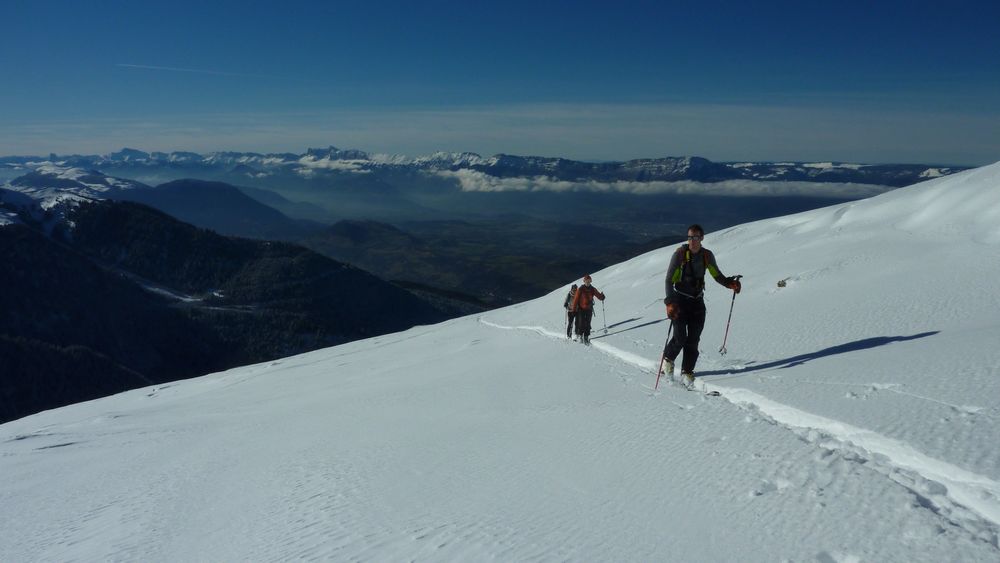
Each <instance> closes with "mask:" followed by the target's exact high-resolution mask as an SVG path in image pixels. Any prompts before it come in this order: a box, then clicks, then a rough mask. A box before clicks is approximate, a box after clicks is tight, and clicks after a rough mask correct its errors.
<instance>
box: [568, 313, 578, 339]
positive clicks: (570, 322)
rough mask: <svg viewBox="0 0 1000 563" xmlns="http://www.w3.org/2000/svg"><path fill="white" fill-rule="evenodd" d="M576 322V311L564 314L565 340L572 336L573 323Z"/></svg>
mask: <svg viewBox="0 0 1000 563" xmlns="http://www.w3.org/2000/svg"><path fill="white" fill-rule="evenodd" d="M575 322H576V311H567V312H566V338H569V337H571V336H573V323H575Z"/></svg>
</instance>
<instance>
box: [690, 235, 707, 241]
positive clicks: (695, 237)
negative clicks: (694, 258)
mask: <svg viewBox="0 0 1000 563" xmlns="http://www.w3.org/2000/svg"><path fill="white" fill-rule="evenodd" d="M702 238H704V237H702V236H700V235H693V236H688V240H701V239H702Z"/></svg>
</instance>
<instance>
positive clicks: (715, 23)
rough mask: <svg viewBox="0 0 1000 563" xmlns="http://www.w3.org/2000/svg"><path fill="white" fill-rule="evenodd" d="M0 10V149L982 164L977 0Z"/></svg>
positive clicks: (997, 37)
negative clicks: (322, 149)
mask: <svg viewBox="0 0 1000 563" xmlns="http://www.w3.org/2000/svg"><path fill="white" fill-rule="evenodd" d="M205 4H207V5H205ZM868 4H871V5H868ZM2 12H3V19H2V21H0V154H8V155H9V154H47V153H48V152H57V153H60V154H64V153H71V152H75V153H102V152H110V151H113V150H117V149H119V148H121V147H123V146H129V147H135V148H140V149H144V150H165V151H169V150H194V151H199V152H208V151H214V150H248V151H257V152H271V151H291V152H302V151H304V150H305V148H307V147H311V146H327V145H335V146H338V147H341V148H358V149H362V150H366V151H369V152H389V153H403V154H409V155H417V154H426V153H430V152H434V151H439V150H443V151H473V152H478V153H480V154H487V155H489V154H496V153H501V152H503V153H509V154H534V155H545V156H563V157H568V158H578V159H586V160H621V159H628V158H644V157H659V156H668V155H670V156H679V155H698V156H704V157H707V158H711V159H714V160H845V161H863V162H923V163H939V164H986V163H990V162H994V161H996V160H1000V32H998V30H1000V2H995V1H981V2H950V3H947V4H944V3H923V2H905V3H904V2H898V3H897V2H866V3H861V2H836V3H834V2H830V3H809V2H767V3H752V2H682V3H681V2H679V3H674V2H606V1H604V2H590V1H575V2H545V1H536V2H518V1H505V2H496V3H492V2H481V3H469V2H438V1H434V0H425V1H422V2H379V1H366V2H357V1H352V2H339V1H327V2H294V1H286V2H281V3H278V2H209V3H204V4H203V3H200V2H199V3H195V2H183V1H182V2H157V3H151V2H139V1H132V2H100V3H93V4H92V3H89V2H61V1H55V2H45V3H40V2H33V1H32V2H28V1H21V0H5V1H4V3H3V10H2Z"/></svg>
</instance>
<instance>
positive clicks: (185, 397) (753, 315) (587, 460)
mask: <svg viewBox="0 0 1000 563" xmlns="http://www.w3.org/2000/svg"><path fill="white" fill-rule="evenodd" d="M998 172H1000V165H994V166H991V167H986V168H983V169H978V170H975V171H971V172H967V173H962V174H959V175H956V176H950V177H945V178H942V179H938V180H933V181H931V182H929V183H926V184H923V185H919V186H914V187H912V188H906V189H902V190H896V191H894V192H891V193H889V194H885V195H882V196H878V197H875V198H872V199H870V200H865V201H860V202H855V203H852V204H845V205H840V206H835V207H830V208H826V209H819V210H815V211H811V212H808V213H803V214H799V215H795V216H789V217H783V218H780V219H776V220H769V221H761V222H757V223H751V224H745V225H741V226H738V227H734V228H732V229H729V230H726V231H722V232H718V233H709V236H708V237H707V239H706V240H705V246H706V247H708V248H710V249H712V250H713V251H714V252H715V254H716V256H717V258H718V262H719V265H720V267H721V268H722V270H723V272H725V273H726V274H730V275H731V274H737V273H739V274H743V275H744V276H745V277H744V279H743V281H744V286H743V288H744V289H743V291H742V293H741V294H740V295H739V296H737V298H736V299H735V301H732V293H731V292H730V291H728V290H726V289H725V288H723V287H721V286H718V285H716V284H714V282H709V283H710V285H709V287H708V288H707V295H706V299H707V304H708V322H707V325H706V328H705V332H704V334H703V337H702V342H701V352H702V356H701V360H700V361H699V364H698V368H697V372H698V376H699V377H698V380H699V382H698V385H697V388H698V389H699V391H701V390H716V391H719V392H721V396H720V397H709V396H706V395H704V394H703V393H702V392H688V391H684V390H682V389H680V388H679V387H677V386H674V385H671V384H669V382H661V384H660V388H659V389H658V390H657V391H653V384H654V379H655V371H654V369H655V366H656V363H657V361H658V359H659V356H660V353H661V350H662V347H663V341H664V338H665V337H666V333H667V323H666V322H665V319H664V313H663V304H662V298H663V278H664V273H665V272H664V269H665V267H666V263H667V260H668V258H669V255H670V252H671V251H672V249H670V248H664V249H660V250H657V251H654V252H651V253H648V254H645V255H642V256H638V257H636V258H634V259H632V260H630V261H628V262H625V263H622V264H618V265H616V266H613V267H611V268H608V269H606V270H603V271H599V272H587V273H591V274H592V275H593V278H594V285H595V286H597V287H598V288H599V289H600V290H601V291H602V292H604V293H605V294H606V295H607V299H606V301H604V302H603V303H598V305H597V307H598V308H597V310H596V315H595V317H594V326H595V331H594V334H593V345H592V346H590V347H586V346H583V345H581V344H579V343H576V342H573V341H570V340H567V339H566V338H565V325H564V324H563V322H564V312H563V309H562V302H563V297H564V296H565V293H566V289H567V288H560V289H559V290H556V291H554V292H553V293H552V294H550V295H548V296H545V297H543V298H540V299H537V300H534V301H531V302H527V303H522V304H520V305H517V306H513V307H508V308H506V309H501V310H497V311H491V312H489V313H486V314H483V315H481V316H480V317H467V318H462V319H455V320H452V321H449V322H446V323H443V324H440V325H435V326H428V327H419V328H415V329H411V330H409V331H406V332H403V333H398V334H393V335H388V336H382V337H378V338H373V339H369V340H364V341H358V342H354V343H351V344H346V345H343V346H338V347H334V348H329V349H326V350H320V351H316V352H312V353H309V354H304V355H301V356H295V357H291V358H285V359H282V360H279V361H275V362H269V363H264V364H258V365H253V366H246V367H242V368H238V369H234V370H230V371H228V372H223V373H218V374H213V375H209V376H206V377H202V378H199V379H195V380H188V381H183V382H179V383H176V384H174V385H167V386H160V387H150V388H147V389H142V390H137V391H131V392H127V393H123V394H121V395H117V396H114V397H109V398H106V399H101V400H97V401H92V402H89V403H83V404H79V405H74V406H72V407H67V408H62V409H58V410H54V411H49V412H45V413H40V414H38V415H34V416H31V417H28V418H25V419H21V420H18V421H14V422H11V423H7V424H4V425H2V426H0V472H2V474H3V475H4V477H5V478H4V480H3V482H2V484H0V529H2V530H4V535H3V539H2V540H0V560H3V561H33V560H106V559H111V560H227V561H230V560H254V561H258V560H287V559H324V560H378V561H386V560H388V561H394V560H403V559H406V560H432V561H479V560H503V561H522V560H543V561H552V560H560V561H563V560H570V561H595V560H596V561H784V560H790V561H824V562H825V561H996V560H998V559H1000V546H998V531H1000V522H998V520H1000V516H998V507H1000V502H998V499H1000V487H998V483H1000V452H998V450H997V448H996V447H995V444H996V437H997V436H1000V351H998V349H997V348H996V346H995V343H996V342H997V341H998V340H1000V318H998V316H997V311H1000V296H998V295H1000V293H998V292H997V282H996V280H997V279H1000V263H998V262H997V260H995V259H993V258H991V257H993V256H996V255H997V244H1000V242H998V241H997V240H996V230H995V229H996V223H994V222H992V221H991V220H990V218H991V217H993V216H994V215H993V214H995V213H997V209H998V208H1000V193H998V189H1000V188H998V184H997V174H998ZM970 198H971V200H970ZM969 201H974V202H975V206H974V207H973V206H972V205H971V204H968V203H967V202H969ZM934 208H939V209H941V210H946V211H947V216H946V217H945V216H942V217H940V218H939V220H934V218H933V215H934V214H933V209H934ZM694 220H697V217H692V221H694ZM582 273H584V272H581V274H582ZM573 281H576V280H567V286H568V285H569V283H572V282H573ZM779 281H780V282H782V283H781V284H780V286H779V284H778V282H779ZM731 303H732V304H733V316H732V324H731V326H730V332H729V337H728V342H727V348H728V351H729V353H728V354H727V355H726V356H721V355H719V354H718V352H717V350H718V348H719V346H720V345H721V340H722V336H723V333H724V330H725V326H726V318H727V314H728V312H729V307H730V304H731Z"/></svg>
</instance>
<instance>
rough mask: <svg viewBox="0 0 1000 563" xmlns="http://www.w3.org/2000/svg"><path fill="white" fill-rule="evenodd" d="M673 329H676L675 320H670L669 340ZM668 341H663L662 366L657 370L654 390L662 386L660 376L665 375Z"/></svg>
mask: <svg viewBox="0 0 1000 563" xmlns="http://www.w3.org/2000/svg"><path fill="white" fill-rule="evenodd" d="M672 330H674V323H673V321H671V322H670V328H668V329H667V342H670V331H672ZM667 342H664V343H663V352H662V353H661V354H660V367H659V369H657V370H656V384H655V385H653V391H656V390H657V389H659V388H660V376H661V375H663V359H664V358H665V357H666V352H667Z"/></svg>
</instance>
